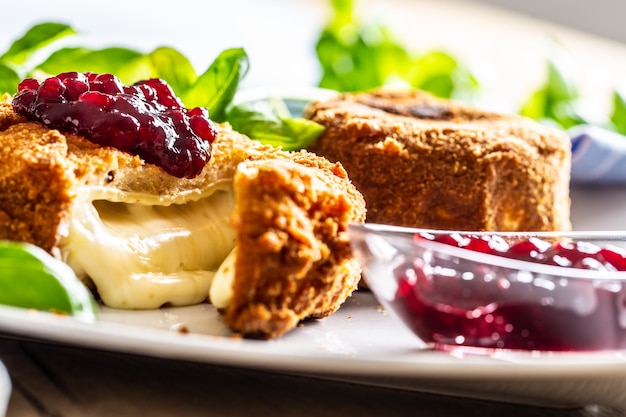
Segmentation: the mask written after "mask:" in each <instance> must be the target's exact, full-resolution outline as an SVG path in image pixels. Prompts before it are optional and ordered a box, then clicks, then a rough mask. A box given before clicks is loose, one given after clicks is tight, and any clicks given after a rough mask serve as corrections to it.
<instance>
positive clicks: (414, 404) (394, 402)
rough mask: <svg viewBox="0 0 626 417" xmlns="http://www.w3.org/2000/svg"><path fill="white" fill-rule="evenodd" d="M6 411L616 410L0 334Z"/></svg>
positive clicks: (560, 414)
mask: <svg viewBox="0 0 626 417" xmlns="http://www.w3.org/2000/svg"><path fill="white" fill-rule="evenodd" d="M0 360H1V361H2V362H3V363H4V364H5V366H6V368H7V369H8V371H9V374H10V377H11V380H12V385H13V388H12V394H11V399H10V402H9V406H8V410H7V416H8V417H26V416H28V417H30V416H41V417H44V416H45V417H49V416H53V417H73V416H93V417H97V416H107V417H108V416H118V417H126V416H128V417H135V416H140V417H145V416H151V417H159V416H186V417H193V416H233V417H235V416H246V417H250V416H372V417H374V416H376V417H380V416H416V415H419V416H426V417H427V416H448V417H454V416H463V417H471V416H483V417H485V416H486V417H488V416H498V417H503V416H524V417H532V416H547V417H566V416H567V417H574V416H618V415H622V414H621V413H620V412H618V411H617V410H611V409H607V408H602V407H598V406H589V407H585V408H580V409H550V408H541V407H532V406H524V405H513V404H506V403H498V402H489V401H483V400H472V399H461V398H455V397H448V396H439V395H433V394H426V393H421V392H414V391H403V390H394V389H386V388H376V387H371V386H365V385H358V384H351V383H343V382H333V381H327V380H320V379H313V378H305V377H299V376H294V375H284V374H278V373H272V372H264V371H255V370H250V369H242V368H231V367H223V366H213V365H206V364H198V363H191V362H184V361H175V360H164V359H156V358H150V357H142V356H135V355H129V354H121V353H113V352H104V351H97V350H91V349H84V348H77V347H71V346H60V345H51V344H47V343H40V342H37V341H26V340H20V339H15V338H13V337H11V336H7V335H2V336H0Z"/></svg>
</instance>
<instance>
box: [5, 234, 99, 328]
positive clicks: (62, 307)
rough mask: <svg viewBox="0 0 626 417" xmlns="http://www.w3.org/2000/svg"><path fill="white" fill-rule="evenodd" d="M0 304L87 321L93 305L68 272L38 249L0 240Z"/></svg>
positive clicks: (93, 312)
mask: <svg viewBox="0 0 626 417" xmlns="http://www.w3.org/2000/svg"><path fill="white" fill-rule="evenodd" d="M0 270H1V271H2V274H0V304H5V305H10V306H15V307H23V308H33V309H37V310H44V311H51V312H56V313H66V314H70V315H73V316H75V317H76V318H78V319H80V320H84V321H88V322H93V321H95V320H96V318H97V308H96V304H95V302H94V300H93V297H92V296H91V293H90V292H89V290H87V288H86V287H85V286H84V285H83V284H82V283H81V282H80V281H79V280H78V278H76V275H74V272H73V271H72V269H71V268H70V267H69V266H68V265H66V264H65V263H63V262H61V261H59V260H57V259H55V258H53V257H52V256H51V255H49V254H48V253H47V252H45V251H43V250H42V249H40V248H38V247H36V246H34V245H30V244H27V243H22V242H10V241H0Z"/></svg>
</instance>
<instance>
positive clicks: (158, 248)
mask: <svg viewBox="0 0 626 417" xmlns="http://www.w3.org/2000/svg"><path fill="white" fill-rule="evenodd" d="M233 209H234V199H233V193H232V190H228V191H223V190H220V191H215V192H214V193H213V194H212V195H211V196H209V197H204V198H201V199H199V200H198V201H194V202H191V203H187V204H172V205H168V206H162V205H151V204H145V203H143V204H142V203H132V204H131V203H123V202H109V201H104V200H94V201H84V202H77V203H76V204H75V207H74V208H73V212H72V219H71V221H70V224H69V230H68V233H67V237H66V238H65V239H64V241H63V242H62V243H61V245H60V246H61V250H62V255H63V257H64V260H65V261H66V262H67V263H68V264H70V266H71V267H72V268H73V269H74V270H75V271H76V273H77V274H78V275H79V276H80V277H87V276H88V277H89V278H90V279H91V280H92V281H93V283H94V284H95V286H96V288H97V290H98V293H99V295H100V297H101V299H102V301H103V302H104V304H106V305H107V306H110V307H116V308H128V309H152V308H159V307H161V306H162V305H164V304H171V305H189V304H196V303H199V302H202V301H204V300H206V299H207V296H208V294H209V288H210V286H211V282H212V280H213V276H214V275H215V271H216V270H217V269H218V267H219V266H220V264H221V263H222V262H223V261H224V259H225V258H226V257H227V255H228V254H229V253H230V252H231V250H232V249H233V248H234V245H235V244H234V240H235V231H234V230H233V229H232V228H231V227H229V217H230V215H231V213H232V211H233Z"/></svg>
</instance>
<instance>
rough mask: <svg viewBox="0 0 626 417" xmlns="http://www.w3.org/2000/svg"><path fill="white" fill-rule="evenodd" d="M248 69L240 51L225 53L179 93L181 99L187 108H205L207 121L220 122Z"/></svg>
mask: <svg viewBox="0 0 626 417" xmlns="http://www.w3.org/2000/svg"><path fill="white" fill-rule="evenodd" d="M248 68H249V61H248V55H247V54H246V52H245V51H244V50H243V49H242V48H233V49H226V50H224V51H222V53H220V55H219V56H218V57H217V58H216V59H215V60H214V61H213V63H212V64H211V66H209V68H208V69H207V70H206V71H205V72H204V74H202V75H200V77H198V79H197V80H196V82H195V83H194V84H193V86H191V88H189V89H188V90H187V91H185V92H184V93H181V99H182V100H183V102H184V103H185V105H186V106H187V107H206V108H207V109H208V110H209V114H210V116H211V119H213V120H215V121H216V122H223V121H225V120H226V110H227V107H228V105H229V104H230V103H231V102H232V100H233V97H234V96H235V93H236V92H237V88H238V87H239V82H240V81H241V80H242V79H243V78H244V77H245V75H246V74H247V72H248Z"/></svg>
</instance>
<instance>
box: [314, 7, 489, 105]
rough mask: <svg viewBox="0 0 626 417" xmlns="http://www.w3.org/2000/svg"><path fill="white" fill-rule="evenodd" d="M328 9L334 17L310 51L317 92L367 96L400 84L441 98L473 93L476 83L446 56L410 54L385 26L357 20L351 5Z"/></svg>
mask: <svg viewBox="0 0 626 417" xmlns="http://www.w3.org/2000/svg"><path fill="white" fill-rule="evenodd" d="M332 6H333V11H334V16H333V18H332V19H331V21H330V22H329V23H328V24H327V25H326V27H325V28H324V29H323V31H322V32H321V34H320V37H319V38H318V41H317V44H316V46H315V52H316V54H317V58H318V61H319V63H320V65H321V68H322V77H321V79H320V81H319V83H318V85H319V86H320V87H324V88H328V89H332V90H336V91H367V90H371V89H374V88H378V87H383V86H389V85H392V86H397V85H400V86H404V87H408V86H411V87H414V88H420V89H422V90H426V91H429V92H431V93H433V94H434V95H437V96H440V97H446V98H449V97H453V96H454V97H463V98H471V97H472V95H474V94H475V93H476V92H477V91H478V80H477V79H476V78H475V77H474V76H473V75H472V73H471V72H470V71H469V69H468V68H466V67H465V66H463V65H461V64H460V63H459V62H457V60H456V59H454V58H453V57H452V56H451V55H450V54H447V53H445V52H442V51H433V52H429V53H426V54H413V53H411V52H410V51H408V50H407V49H406V48H405V47H404V45H403V44H402V43H401V42H400V41H399V40H397V39H396V38H395V36H394V35H393V34H392V32H391V30H390V29H389V28H388V27H387V26H384V25H380V24H364V23H361V22H359V21H357V19H356V18H355V16H354V10H353V6H354V5H353V1H352V0H333V1H332Z"/></svg>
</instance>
